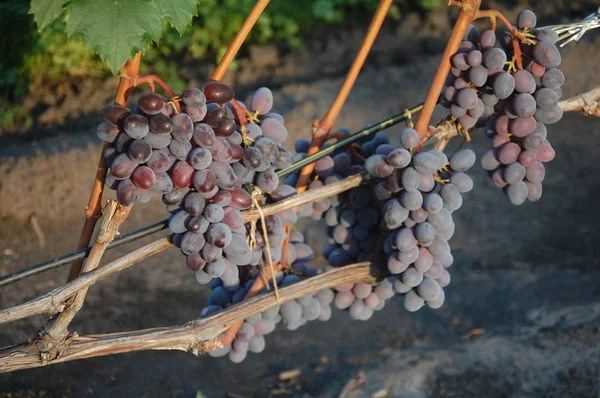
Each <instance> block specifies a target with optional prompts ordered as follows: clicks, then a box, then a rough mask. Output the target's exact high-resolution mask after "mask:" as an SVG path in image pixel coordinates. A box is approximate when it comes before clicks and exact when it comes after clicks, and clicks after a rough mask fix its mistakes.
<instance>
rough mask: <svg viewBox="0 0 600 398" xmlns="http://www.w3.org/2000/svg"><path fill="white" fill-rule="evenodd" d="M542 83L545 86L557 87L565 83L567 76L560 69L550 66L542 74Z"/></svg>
mask: <svg viewBox="0 0 600 398" xmlns="http://www.w3.org/2000/svg"><path fill="white" fill-rule="evenodd" d="M541 83H542V85H543V86H544V87H547V88H551V89H557V88H560V87H561V86H562V85H563V84H564V83H565V76H564V74H563V73H562V72H561V71H560V69H557V68H550V69H547V70H546V72H545V73H544V75H543V76H542V78H541Z"/></svg>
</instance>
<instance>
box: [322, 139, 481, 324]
mask: <svg viewBox="0 0 600 398" xmlns="http://www.w3.org/2000/svg"><path fill="white" fill-rule="evenodd" d="M400 142H401V146H400V147H399V148H397V147H394V146H392V145H390V144H389V140H388V138H387V137H386V136H385V135H384V134H377V135H375V136H374V137H373V139H371V140H369V141H367V142H365V143H363V145H362V146H361V148H360V157H357V156H352V155H351V154H349V153H348V152H340V153H337V154H335V155H334V156H333V157H332V160H333V165H332V167H331V169H332V172H331V173H330V174H329V175H328V176H327V178H336V179H341V178H344V177H347V176H348V175H351V174H355V173H361V172H367V173H368V174H369V175H370V176H371V177H372V178H371V181H370V183H371V184H370V185H365V186H360V187H357V188H354V189H352V190H349V191H347V192H345V193H343V194H340V195H338V196H337V197H334V198H333V200H332V202H331V203H330V208H329V209H328V210H327V211H326V212H325V222H326V223H327V225H328V235H329V244H328V245H327V246H326V247H325V248H324V249H323V255H324V256H325V258H326V259H327V261H328V264H329V265H330V266H334V267H340V266H344V265H347V264H351V263H354V262H357V261H363V260H365V259H367V258H369V256H370V255H371V254H372V253H373V252H377V251H378V250H383V251H384V252H385V254H386V258H387V271H388V272H389V274H391V275H392V277H390V279H389V280H388V281H386V282H385V285H386V286H388V287H390V288H391V287H393V288H394V290H395V291H396V292H397V293H399V294H402V295H404V296H405V307H406V308H407V309H408V310H409V311H416V310H418V309H419V308H421V307H422V306H423V305H424V304H425V303H427V305H428V306H429V307H431V308H439V307H440V306H441V305H442V304H443V301H444V293H443V288H444V287H445V286H447V285H448V283H449V282H450V274H449V273H448V271H447V270H446V268H448V267H449V266H450V265H452V263H453V261H454V260H453V257H452V254H451V252H450V246H449V245H448V240H449V239H450V238H451V237H452V235H453V233H454V222H453V220H452V213H453V212H454V211H456V210H458V209H459V208H460V207H461V206H462V203H463V199H462V194H464V193H467V192H469V191H470V190H471V189H472V188H473V180H472V179H471V178H470V177H469V176H468V175H467V174H466V173H465V172H466V171H467V170H469V169H470V168H471V167H472V166H473V164H474V163H475V160H476V159H475V154H474V153H473V151H472V150H470V149H461V150H459V151H457V152H455V153H454V154H453V155H452V156H450V158H449V159H448V157H447V156H446V155H445V154H444V153H442V152H439V151H436V150H425V151H420V152H418V151H417V147H418V145H419V135H418V133H417V132H416V131H415V130H413V129H410V128H407V129H404V130H403V131H402V132H401V134H400ZM361 157H362V158H361ZM316 175H317V176H318V178H319V179H320V178H321V176H320V175H319V174H316ZM313 210H314V209H313ZM378 286H380V285H375V286H371V285H367V284H357V285H355V286H353V285H350V286H342V287H339V288H336V299H335V301H334V302H335V303H336V306H337V307H338V308H342V309H349V310H350V315H351V317H352V318H354V319H365V320H366V319H369V318H370V317H371V316H372V314H373V311H375V310H377V309H379V307H380V306H382V305H383V302H384V301H385V300H386V299H388V298H389V297H388V293H384V292H388V291H389V289H387V288H384V287H378ZM376 289H380V290H381V291H380V294H379V296H378V297H377V298H376V297H375V296H372V295H371V294H372V293H373V294H374V293H375V292H376ZM354 290H356V291H354ZM367 290H368V294H367ZM338 297H339V298H338Z"/></svg>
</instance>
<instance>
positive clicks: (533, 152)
mask: <svg viewBox="0 0 600 398" xmlns="http://www.w3.org/2000/svg"><path fill="white" fill-rule="evenodd" d="M517 22H518V28H519V29H521V30H523V31H525V32H526V31H529V30H531V31H532V32H534V33H533V34H534V35H535V36H536V38H537V41H536V42H532V43H531V44H527V43H522V44H521V50H522V51H523V53H524V54H526V55H528V57H527V58H526V57H523V58H524V59H523V61H524V63H523V67H524V69H521V70H518V71H516V72H514V73H508V72H505V73H503V75H502V76H498V77H496V80H495V81H494V86H493V90H494V91H493V93H494V95H496V96H497V97H498V98H499V101H498V103H497V104H496V112H497V113H496V116H495V118H494V119H493V120H491V121H489V122H488V123H487V125H486V127H485V133H486V135H487V136H488V137H490V138H491V139H492V148H491V149H489V150H488V151H487V152H485V153H484V154H483V155H482V157H481V166H482V167H483V168H484V169H486V170H488V172H489V175H490V177H491V179H492V181H493V182H494V184H495V185H496V186H497V187H499V188H502V189H503V191H504V193H505V195H506V197H507V198H508V200H509V202H510V203H512V204H514V205H520V204H522V203H524V202H525V200H530V201H537V200H539V199H540V198H541V196H542V184H541V183H542V181H543V179H544V176H545V168H544V165H543V163H546V162H549V161H551V160H552V159H554V157H555V155H556V154H555V151H554V149H553V148H552V145H551V144H550V142H549V141H548V139H547V128H546V126H547V125H548V124H553V123H556V122H557V121H559V120H560V119H561V117H562V114H563V112H562V109H561V108H560V106H559V105H558V100H559V99H560V97H561V96H562V90H561V86H562V85H563V83H564V80H565V79H564V75H563V74H562V72H561V71H560V70H559V69H558V66H559V65H560V62H561V57H560V52H559V50H558V47H557V46H556V45H555V43H556V41H557V40H558V35H557V34H556V32H554V31H551V30H537V31H536V30H532V29H533V28H535V22H536V19H535V14H533V13H532V12H531V11H529V10H524V11H522V12H521V13H520V14H519V16H518V18H517ZM500 77H502V79H501V80H499V79H500Z"/></svg>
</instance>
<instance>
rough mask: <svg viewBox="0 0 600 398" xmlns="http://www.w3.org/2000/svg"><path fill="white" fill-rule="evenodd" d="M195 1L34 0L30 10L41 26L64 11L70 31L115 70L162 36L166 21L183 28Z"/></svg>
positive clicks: (181, 30) (69, 32)
mask: <svg viewBox="0 0 600 398" xmlns="http://www.w3.org/2000/svg"><path fill="white" fill-rule="evenodd" d="M195 5H196V2H195V0H127V1H119V0H73V1H61V0H51V1H48V0H32V1H31V13H32V14H33V15H34V20H35V21H36V22H37V24H38V26H39V28H40V29H44V28H46V27H47V26H48V25H50V24H51V23H52V22H53V21H54V20H56V19H57V18H59V17H60V16H61V15H63V14H64V15H65V18H64V21H65V22H66V25H65V26H66V29H65V31H66V33H67V35H68V36H69V37H82V38H83V40H84V42H85V45H86V48H87V49H88V50H89V51H95V52H97V53H98V54H99V55H100V57H101V58H102V59H104V60H106V61H107V62H108V65H109V67H110V69H111V70H112V72H113V73H114V74H116V73H117V72H118V70H119V68H120V67H121V66H122V65H123V64H124V63H125V62H126V61H127V60H128V59H130V58H131V57H132V56H133V55H134V54H135V53H136V52H138V51H144V50H146V48H147V47H148V46H149V45H150V43H151V42H153V41H158V40H159V39H160V37H161V36H162V33H163V30H164V28H165V25H166V23H167V22H168V23H169V24H170V25H171V26H172V27H173V28H175V29H177V30H178V31H179V32H180V33H181V32H183V30H184V29H185V27H186V26H187V25H189V24H190V22H191V20H192V18H193V17H194V16H195V15H196V12H195Z"/></svg>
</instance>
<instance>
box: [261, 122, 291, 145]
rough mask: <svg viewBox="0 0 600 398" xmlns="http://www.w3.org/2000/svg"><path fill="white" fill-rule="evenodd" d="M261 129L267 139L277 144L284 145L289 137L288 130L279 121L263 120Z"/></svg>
mask: <svg viewBox="0 0 600 398" xmlns="http://www.w3.org/2000/svg"><path fill="white" fill-rule="evenodd" d="M260 128H261V130H262V134H263V135H264V136H265V137H268V138H270V139H272V140H273V141H275V142H276V143H277V144H283V142H285V139H286V138H287V136H288V132H287V129H286V128H285V127H284V125H283V124H282V123H281V122H279V121H278V120H277V119H273V118H269V119H265V120H263V122H262V123H261V125H260Z"/></svg>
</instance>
